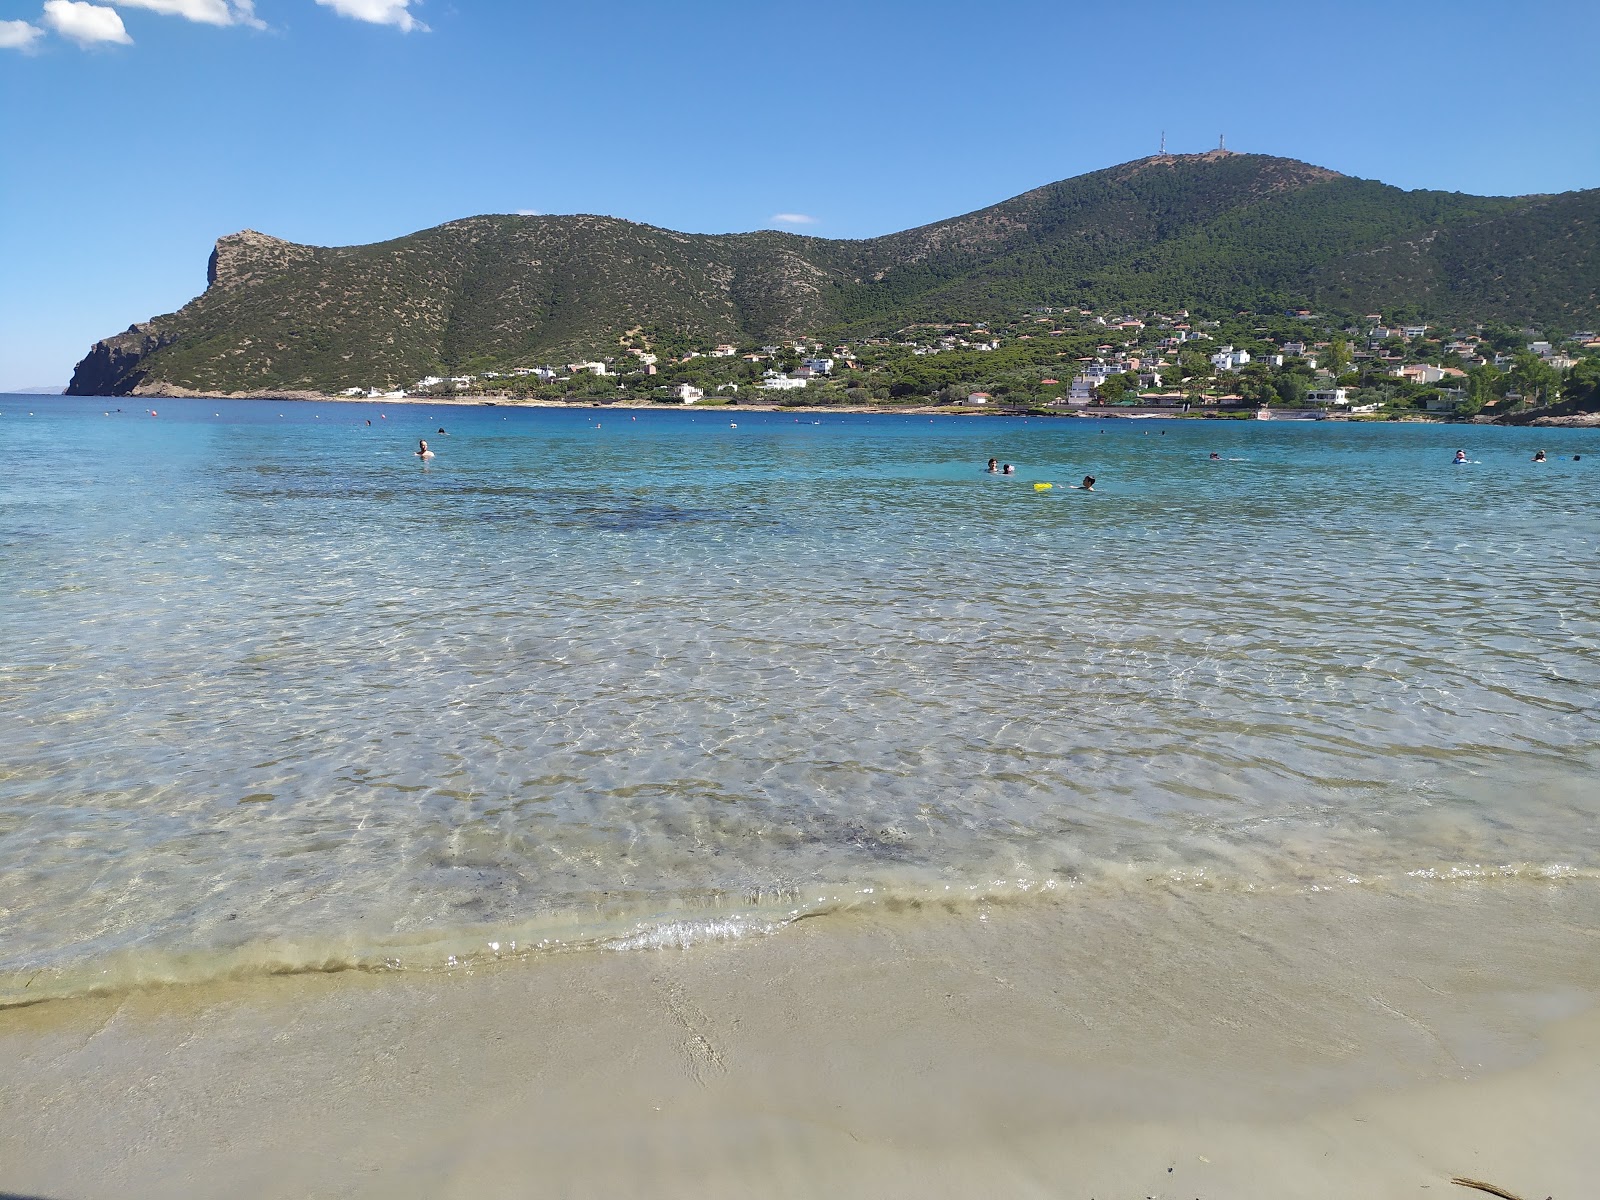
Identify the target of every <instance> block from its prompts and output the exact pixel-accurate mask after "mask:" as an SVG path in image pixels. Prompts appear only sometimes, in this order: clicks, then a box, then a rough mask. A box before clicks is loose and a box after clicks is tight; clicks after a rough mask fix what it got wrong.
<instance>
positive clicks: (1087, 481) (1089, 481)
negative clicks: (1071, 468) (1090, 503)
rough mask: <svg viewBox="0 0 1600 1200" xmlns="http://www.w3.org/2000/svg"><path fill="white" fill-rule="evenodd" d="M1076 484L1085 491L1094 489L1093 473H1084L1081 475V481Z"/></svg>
mask: <svg viewBox="0 0 1600 1200" xmlns="http://www.w3.org/2000/svg"><path fill="white" fill-rule="evenodd" d="M1078 486H1079V487H1081V488H1082V489H1083V490H1084V491H1086V492H1092V491H1094V476H1093V475H1085V476H1084V477H1083V482H1082V483H1081V484H1079V485H1078Z"/></svg>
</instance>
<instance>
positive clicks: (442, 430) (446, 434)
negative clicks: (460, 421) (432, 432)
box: [439, 425, 450, 437]
mask: <svg viewBox="0 0 1600 1200" xmlns="http://www.w3.org/2000/svg"><path fill="white" fill-rule="evenodd" d="M439 432H440V433H444V426H443V425H441V426H439ZM449 436H450V435H449V434H448V433H445V437H449Z"/></svg>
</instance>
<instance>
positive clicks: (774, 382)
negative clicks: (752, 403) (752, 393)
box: [756, 375, 810, 392]
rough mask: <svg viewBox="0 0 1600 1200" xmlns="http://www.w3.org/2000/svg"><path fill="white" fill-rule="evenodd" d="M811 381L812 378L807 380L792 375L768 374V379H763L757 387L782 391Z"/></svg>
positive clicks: (799, 386)
mask: <svg viewBox="0 0 1600 1200" xmlns="http://www.w3.org/2000/svg"><path fill="white" fill-rule="evenodd" d="M809 382H810V380H807V379H795V378H794V377H793V376H790V375H771V376H768V377H767V378H766V379H763V380H762V381H761V382H760V383H759V384H757V385H756V386H757V387H763V388H766V389H768V390H769V391H776V392H781V391H787V390H789V389H791V388H803V387H805V386H806V384H807V383H809Z"/></svg>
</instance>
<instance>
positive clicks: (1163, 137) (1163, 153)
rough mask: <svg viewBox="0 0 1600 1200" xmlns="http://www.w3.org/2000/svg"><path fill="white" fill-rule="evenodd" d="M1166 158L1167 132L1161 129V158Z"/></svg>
mask: <svg viewBox="0 0 1600 1200" xmlns="http://www.w3.org/2000/svg"><path fill="white" fill-rule="evenodd" d="M1166 156H1167V131H1166V130H1165V129H1163V130H1162V131H1161V157H1162V158H1165V157H1166Z"/></svg>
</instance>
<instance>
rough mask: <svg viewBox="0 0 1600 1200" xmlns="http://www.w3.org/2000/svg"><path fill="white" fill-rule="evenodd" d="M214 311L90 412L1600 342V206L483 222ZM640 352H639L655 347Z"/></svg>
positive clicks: (1180, 179) (1142, 193)
mask: <svg viewBox="0 0 1600 1200" xmlns="http://www.w3.org/2000/svg"><path fill="white" fill-rule="evenodd" d="M207 279H208V286H207V288H206V290H205V291H204V292H203V293H202V294H201V295H200V296H198V297H196V298H195V299H194V300H192V301H190V302H189V303H188V304H186V305H185V306H184V307H183V308H181V309H180V310H179V311H178V312H176V313H172V314H170V315H168V316H163V317H157V318H155V319H153V320H151V321H148V322H145V323H143V324H139V325H134V326H132V327H130V328H129V329H128V330H127V331H126V332H125V333H121V334H118V335H116V336H115V337H111V338H107V339H106V340H104V341H102V342H99V343H97V344H96V345H95V346H94V348H93V349H92V350H90V352H89V354H88V355H87V356H86V357H85V358H84V359H83V361H82V362H80V363H79V364H78V367H77V371H76V372H75V374H74V376H73V380H72V384H71V386H70V387H69V389H68V391H69V394H74V395H123V394H129V393H132V392H135V391H137V392H139V393H141V394H172V393H182V392H186V391H188V392H199V393H207V394H214V393H218V392H222V393H227V392H252V391H280V392H281V391H285V390H289V391H293V390H301V391H308V392H317V391H321V392H327V391H334V390H338V389H342V388H345V387H351V386H367V385H373V386H388V387H394V386H404V385H407V384H410V383H412V382H414V381H415V380H417V379H419V378H421V377H423V376H425V375H429V374H444V375H448V374H457V373H461V372H463V371H473V372H477V371H481V370H484V369H495V368H501V367H511V366H517V365H531V364H535V363H543V362H552V361H557V362H559V361H566V360H568V359H572V358H579V357H583V358H587V357H590V356H594V355H615V354H616V353H617V351H618V346H619V340H620V339H624V338H630V337H631V338H635V339H641V338H642V339H647V340H649V341H650V342H651V344H653V345H657V346H659V347H666V348H669V349H670V348H674V347H677V346H684V347H688V346H707V345H711V344H714V343H717V342H725V341H726V342H735V343H749V342H761V341H768V340H772V339H775V338H779V337H789V336H795V335H799V334H827V335H830V336H832V335H835V334H836V335H838V336H849V335H858V334H861V333H865V332H869V331H880V330H892V329H897V328H900V327H902V326H904V325H906V324H908V323H910V322H913V321H918V320H996V319H1000V318H1002V317H1005V316H1008V315H1014V314H1015V313H1017V312H1018V311H1019V310H1020V309H1023V308H1026V307H1031V306H1035V305H1065V304H1078V305H1083V306H1085V307H1094V308H1102V309H1103V308H1108V307H1114V308H1119V309H1136V310H1143V309H1149V308H1172V307H1186V308H1190V309H1193V310H1196V311H1199V312H1206V311H1223V310H1226V311H1233V310H1235V309H1238V308H1256V309H1278V308H1282V307H1284V306H1286V305H1299V306H1308V307H1312V308H1316V309H1318V310H1319V311H1325V312H1329V313H1355V314H1361V313H1367V312H1381V311H1383V310H1384V309H1386V308H1392V307H1394V306H1397V305H1406V306H1410V307H1415V308H1416V309H1418V310H1419V311H1420V312H1422V313H1423V314H1424V315H1425V316H1427V317H1428V318H1430V319H1432V320H1437V321H1446V320H1455V321H1470V320H1487V319H1491V318H1493V319H1499V320H1504V321H1512V322H1517V323H1523V322H1532V323H1535V324H1538V325H1540V326H1545V325H1556V326H1562V327H1568V328H1571V327H1576V326H1578V325H1583V324H1589V325H1593V324H1596V323H1600V321H1597V318H1600V189H1597V190H1591V191H1583V192H1568V193H1564V194H1562V195H1558V196H1521V197H1510V198H1507V197H1484V196H1466V195H1461V194H1460V193H1454V192H1430V191H1414V192H1407V191H1402V190H1400V189H1398V188H1393V187H1389V186H1387V185H1385V184H1382V183H1377V182H1374V181H1371V180H1364V179H1355V178H1351V177H1348V176H1344V175H1340V174H1338V173H1337V172H1334V171H1329V170H1326V169H1324V168H1321V167H1315V166H1311V165H1309V164H1307V163H1302V162H1297V161H1294V160H1292V159H1283V158H1273V157H1269V156H1266V155H1257V154H1234V153H1226V152H1222V151H1213V152H1211V153H1209V154H1197V155H1159V156H1155V157H1152V158H1146V159H1140V160H1138V161H1135V162H1131V163H1125V164H1123V165H1121V166H1118V167H1112V168H1110V169H1108V170H1104V171H1096V172H1093V173H1092V174H1088V175H1081V176H1078V177H1076V178H1073V179H1068V180H1064V181H1062V182H1060V183H1053V184H1048V185H1046V186H1044V187H1041V188H1036V189H1034V190H1033V191H1031V192H1026V193H1024V194H1023V195H1021V196H1017V197H1015V198H1013V199H1011V200H1006V201H1004V202H1002V203H1000V204H996V205H994V206H993V207H990V208H986V209H982V210H980V211H978V212H974V213H968V214H967V215H965V216H961V217H955V218H952V219H950V220H947V221H940V222H937V223H935V224H932V225H926V226H923V227H921V228H919V229H911V230H906V231H905V232H902V233H895V234H889V235H887V236H885V237H878V238H870V239H866V240H862V241H839V240H829V239H825V238H813V237H803V236H801V235H798V234H791V233H779V232H775V231H770V230H768V231H763V232H759V233H741V234H718V235H711V234H684V233H675V232H673V231H671V230H667V229H656V228H653V227H651V226H648V225H636V224H633V223H632V222H628V221H622V220H617V219H615V218H612V217H598V216H571V217H551V216H533V217H522V216H481V217H469V218H467V219H465V220H460V221H452V222H450V223H448V224H445V225H440V226H438V227H436V228H434V229H426V230H423V231H421V232H419V233H414V234H411V235H409V236H407V237H402V238H397V239H395V240H394V241H390V242H381V243H377V244H375V245H370V246H344V247H319V246H301V245H296V244H294V243H291V242H284V241H280V240H278V239H276V238H272V237H268V236H266V235H264V234H260V233H256V232H253V231H249V230H246V231H244V232H242V233H236V234H232V235H229V236H227V237H224V238H222V239H220V240H219V241H218V242H217V245H216V250H215V251H214V253H213V254H212V257H211V264H210V269H209V272H208V276H207ZM634 344H641V343H640V342H637V341H636V342H635V343H634Z"/></svg>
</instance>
